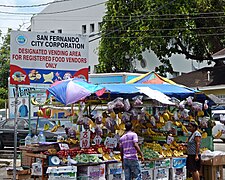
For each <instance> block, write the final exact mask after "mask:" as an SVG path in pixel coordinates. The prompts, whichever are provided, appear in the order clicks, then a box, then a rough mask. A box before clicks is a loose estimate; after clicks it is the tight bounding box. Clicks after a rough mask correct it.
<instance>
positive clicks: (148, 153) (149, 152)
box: [141, 145, 160, 160]
mask: <svg viewBox="0 0 225 180" xmlns="http://www.w3.org/2000/svg"><path fill="white" fill-rule="evenodd" d="M141 151H142V153H143V155H144V158H145V160H151V159H157V158H159V157H160V154H159V153H158V152H156V151H154V150H153V149H151V148H148V147H147V146H145V145H144V146H142V147H141Z"/></svg>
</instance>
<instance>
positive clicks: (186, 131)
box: [181, 125, 188, 134]
mask: <svg viewBox="0 0 225 180" xmlns="http://www.w3.org/2000/svg"><path fill="white" fill-rule="evenodd" d="M181 129H182V131H183V132H184V133H186V134H187V133H188V130H187V128H186V127H185V126H184V125H182V126H181Z"/></svg>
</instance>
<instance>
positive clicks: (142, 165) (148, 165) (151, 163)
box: [141, 161, 155, 170]
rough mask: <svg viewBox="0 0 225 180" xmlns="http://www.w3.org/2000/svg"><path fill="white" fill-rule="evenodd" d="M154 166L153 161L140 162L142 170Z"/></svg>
mask: <svg viewBox="0 0 225 180" xmlns="http://www.w3.org/2000/svg"><path fill="white" fill-rule="evenodd" d="M154 167H155V161H145V162H141V169H143V170H151V169H153V168H154Z"/></svg>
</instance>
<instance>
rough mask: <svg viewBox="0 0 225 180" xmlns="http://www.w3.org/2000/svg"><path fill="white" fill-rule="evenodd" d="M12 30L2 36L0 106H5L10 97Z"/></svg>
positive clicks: (0, 50) (0, 34) (0, 49)
mask: <svg viewBox="0 0 225 180" xmlns="http://www.w3.org/2000/svg"><path fill="white" fill-rule="evenodd" d="M10 31H11V29H8V33H7V34H6V35H4V36H3V35H2V33H1V31H0V37H1V42H2V44H1V47H0V77H1V81H0V108H4V107H5V100H6V99H8V78H9V64H10Z"/></svg>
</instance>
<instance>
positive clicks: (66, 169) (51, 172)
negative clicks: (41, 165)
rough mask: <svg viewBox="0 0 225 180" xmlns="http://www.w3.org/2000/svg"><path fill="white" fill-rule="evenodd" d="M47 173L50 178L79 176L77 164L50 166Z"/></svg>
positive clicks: (52, 179)
mask: <svg viewBox="0 0 225 180" xmlns="http://www.w3.org/2000/svg"><path fill="white" fill-rule="evenodd" d="M46 173H47V174H48V176H49V179H51V180H54V179H63V178H64V179H75V178H77V167H76V166H59V167H48V169H47V171H46Z"/></svg>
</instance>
